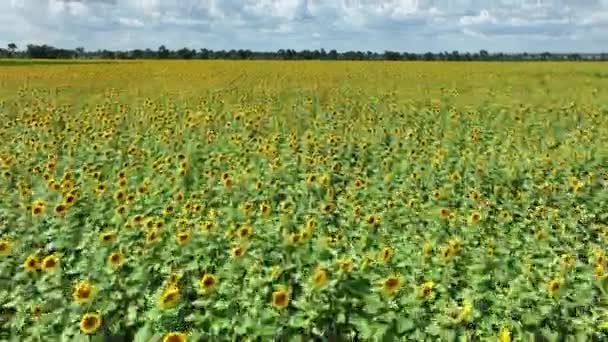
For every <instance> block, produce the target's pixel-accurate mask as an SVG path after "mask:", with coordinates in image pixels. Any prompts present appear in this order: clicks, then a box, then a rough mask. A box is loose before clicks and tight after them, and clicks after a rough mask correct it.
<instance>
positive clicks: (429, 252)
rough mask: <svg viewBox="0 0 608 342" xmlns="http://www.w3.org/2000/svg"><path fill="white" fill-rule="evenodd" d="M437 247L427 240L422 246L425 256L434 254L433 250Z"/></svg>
mask: <svg viewBox="0 0 608 342" xmlns="http://www.w3.org/2000/svg"><path fill="white" fill-rule="evenodd" d="M434 249H435V247H434V246H433V244H432V243H430V242H425V243H424V245H423V246H422V255H423V256H424V257H425V258H429V257H431V256H432V255H433V250H434Z"/></svg>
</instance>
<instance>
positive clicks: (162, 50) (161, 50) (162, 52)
mask: <svg viewBox="0 0 608 342" xmlns="http://www.w3.org/2000/svg"><path fill="white" fill-rule="evenodd" d="M169 55H170V51H169V50H168V49H167V47H165V46H164V45H161V46H159V47H158V52H157V57H158V58H163V59H165V58H169Z"/></svg>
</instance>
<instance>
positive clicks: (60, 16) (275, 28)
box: [0, 0, 608, 52]
mask: <svg viewBox="0 0 608 342" xmlns="http://www.w3.org/2000/svg"><path fill="white" fill-rule="evenodd" d="M0 21H2V22H3V23H4V25H2V27H0V37H3V38H4V39H5V40H6V42H4V44H7V43H8V42H15V43H17V44H18V45H20V46H22V47H23V46H25V45H26V44H28V43H47V44H52V45H55V46H62V47H76V46H84V47H86V48H87V49H97V48H110V49H131V48H153V49H154V48H156V47H158V46H159V45H166V46H168V47H170V48H181V47H183V46H187V47H191V48H202V47H207V48H213V49H231V48H248V49H255V50H276V49H280V48H294V49H318V48H325V49H332V48H336V49H338V50H351V49H352V50H377V51H382V50H403V51H415V52H424V51H444V50H448V51H451V50H460V51H476V50H479V49H488V50H491V51H499V50H500V51H507V52H508V51H523V50H526V51H545V50H547V51H553V50H559V51H590V52H594V51H601V50H602V49H607V46H608V35H607V34H606V32H608V0H495V1H485V0H173V1H171V0H5V1H0Z"/></svg>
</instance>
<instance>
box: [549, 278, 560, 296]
mask: <svg viewBox="0 0 608 342" xmlns="http://www.w3.org/2000/svg"><path fill="white" fill-rule="evenodd" d="M561 288H562V282H561V281H560V280H559V279H553V280H551V281H550V282H549V284H548V285H547V291H548V292H549V295H550V296H551V297H553V296H555V295H556V294H557V293H558V292H559V290H560V289H561Z"/></svg>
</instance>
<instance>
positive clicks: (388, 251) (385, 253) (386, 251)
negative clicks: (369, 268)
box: [380, 247, 393, 263]
mask: <svg viewBox="0 0 608 342" xmlns="http://www.w3.org/2000/svg"><path fill="white" fill-rule="evenodd" d="M392 258H393V249H392V248H390V247H384V248H383V249H382V251H381V252H380V260H381V261H382V262H383V263H387V262H389V261H391V259H392Z"/></svg>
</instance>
